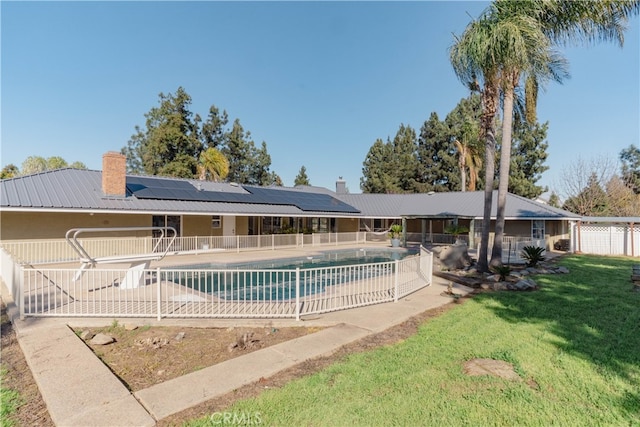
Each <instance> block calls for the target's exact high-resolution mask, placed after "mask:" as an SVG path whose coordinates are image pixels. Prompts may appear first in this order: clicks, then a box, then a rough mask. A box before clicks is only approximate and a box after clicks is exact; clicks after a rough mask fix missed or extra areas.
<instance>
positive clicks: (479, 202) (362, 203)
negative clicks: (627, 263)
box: [336, 191, 580, 219]
mask: <svg viewBox="0 0 640 427" xmlns="http://www.w3.org/2000/svg"><path fill="white" fill-rule="evenodd" d="M336 197H338V198H340V199H341V200H343V201H344V202H346V203H348V204H350V205H353V206H355V207H357V208H359V209H360V210H361V211H362V213H363V216H365V217H398V216H401V217H410V218H453V217H458V218H482V216H483V210H484V192H483V191H467V192H447V193H427V194H346V195H342V194H340V195H337V196H336ZM497 200H498V192H497V191H494V192H493V198H492V202H493V204H492V211H491V216H492V217H495V216H496V212H497V208H496V207H497ZM505 217H506V218H507V219H516V218H517V219H579V218H580V216H579V215H576V214H573V213H571V212H568V211H565V210H562V209H558V208H554V207H552V206H549V205H546V204H544V203H540V202H536V201H534V200H530V199H527V198H524V197H521V196H517V195H515V194H510V193H509V194H507V206H506V212H505Z"/></svg>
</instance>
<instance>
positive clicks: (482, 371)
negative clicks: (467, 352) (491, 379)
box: [464, 359, 521, 381]
mask: <svg viewBox="0 0 640 427" xmlns="http://www.w3.org/2000/svg"><path fill="white" fill-rule="evenodd" d="M464 372H465V374H467V375H471V376H476V375H493V376H495V377H500V378H504V379H506V380H512V381H520V380H521V378H520V376H519V375H518V374H517V373H516V371H515V370H514V369H513V365H512V364H511V363H509V362H505V361H504V360H496V359H471V360H468V361H466V362H465V364H464Z"/></svg>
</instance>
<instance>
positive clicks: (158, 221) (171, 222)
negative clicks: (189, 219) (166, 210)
mask: <svg viewBox="0 0 640 427" xmlns="http://www.w3.org/2000/svg"><path fill="white" fill-rule="evenodd" d="M151 221H152V224H153V226H154V227H162V228H164V229H165V237H173V236H172V235H171V234H169V233H167V232H166V228H167V227H173V228H175V229H176V233H177V237H179V236H180V224H181V221H180V216H179V215H154V216H153V218H152V220H151ZM160 235H161V232H160V230H153V237H160Z"/></svg>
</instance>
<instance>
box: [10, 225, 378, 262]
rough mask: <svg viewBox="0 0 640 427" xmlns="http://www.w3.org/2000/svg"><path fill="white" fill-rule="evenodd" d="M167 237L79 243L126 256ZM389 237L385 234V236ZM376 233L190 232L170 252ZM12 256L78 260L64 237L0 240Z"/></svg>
mask: <svg viewBox="0 0 640 427" xmlns="http://www.w3.org/2000/svg"><path fill="white" fill-rule="evenodd" d="M170 240H171V239H170V238H165V242H160V244H158V239H156V238H153V237H150V236H148V237H114V238H83V239H78V241H79V242H80V244H81V245H82V246H83V247H84V248H85V249H86V251H87V252H88V253H89V254H91V256H92V257H112V256H123V257H124V256H128V255H136V254H148V253H151V252H152V250H153V249H154V248H155V249H156V251H158V252H164V251H165V249H166V248H167V244H168V242H169V241H170ZM383 240H384V241H388V240H389V239H388V238H386V237H385V238H384V239H383ZM379 241H381V240H380V238H379V236H375V235H374V234H373V233H367V232H353V233H315V234H270V235H262V236H217V237H214V236H189V237H178V238H176V240H175V242H174V243H173V244H172V245H171V247H170V248H169V253H170V254H177V253H181V254H189V253H193V254H198V253H203V252H212V251H233V252H240V251H255V250H276V249H285V248H304V247H315V246H339V245H343V244H361V243H367V242H379ZM0 247H2V248H4V250H5V251H7V252H8V253H9V254H11V256H12V257H13V259H14V260H15V261H16V262H18V263H21V264H32V265H35V264H49V263H61V262H73V261H79V257H78V254H77V253H76V252H75V251H74V250H73V248H72V247H71V246H70V245H69V243H68V242H67V241H66V240H65V239H49V240H24V241H16V240H11V241H2V242H0Z"/></svg>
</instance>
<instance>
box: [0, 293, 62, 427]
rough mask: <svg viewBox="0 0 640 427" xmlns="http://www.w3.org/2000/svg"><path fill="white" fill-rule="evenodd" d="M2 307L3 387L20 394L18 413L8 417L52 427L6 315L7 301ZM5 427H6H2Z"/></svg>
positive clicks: (22, 424) (25, 424)
mask: <svg viewBox="0 0 640 427" xmlns="http://www.w3.org/2000/svg"><path fill="white" fill-rule="evenodd" d="M0 305H1V306H2V313H1V318H2V340H1V342H0V347H1V348H2V363H0V365H1V366H2V369H3V370H4V371H5V373H4V375H3V377H2V388H6V389H11V390H15V391H18V392H19V393H20V401H21V405H20V407H19V408H18V410H17V411H16V412H15V413H14V414H13V415H12V416H11V417H9V419H8V420H5V421H12V422H14V423H15V425H17V426H42V427H49V426H51V427H53V426H54V425H55V424H53V421H52V420H51V417H50V416H49V412H48V411H47V406H46V405H45V403H44V400H42V395H41V394H40V390H38V386H37V384H36V382H35V380H34V379H33V376H32V375H31V371H30V370H29V366H28V365H27V361H26V360H25V358H24V354H23V353H22V349H21V348H20V345H19V344H18V339H17V338H16V333H15V331H14V330H13V326H12V325H11V322H10V321H9V318H8V317H7V313H6V306H5V304H4V301H2V302H1V303H0ZM3 425H4V424H3Z"/></svg>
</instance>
